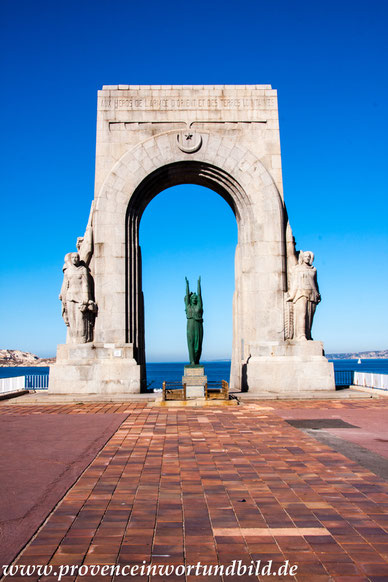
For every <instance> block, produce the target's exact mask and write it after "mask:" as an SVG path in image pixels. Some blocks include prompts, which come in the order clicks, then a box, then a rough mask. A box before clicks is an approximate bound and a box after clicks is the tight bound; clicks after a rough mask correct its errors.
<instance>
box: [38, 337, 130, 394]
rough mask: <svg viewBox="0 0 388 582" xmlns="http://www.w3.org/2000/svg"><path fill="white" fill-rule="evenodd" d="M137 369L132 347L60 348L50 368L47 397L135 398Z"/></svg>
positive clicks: (113, 345)
mask: <svg viewBox="0 0 388 582" xmlns="http://www.w3.org/2000/svg"><path fill="white" fill-rule="evenodd" d="M139 392H140V366H139V365H138V364H137V363H136V361H135V359H134V358H133V347H132V344H113V343H112V344H100V343H86V344H61V345H59V346H58V350H57V361H56V363H55V364H54V365H53V366H50V379H49V393H53V394H123V395H124V394H135V393H139Z"/></svg>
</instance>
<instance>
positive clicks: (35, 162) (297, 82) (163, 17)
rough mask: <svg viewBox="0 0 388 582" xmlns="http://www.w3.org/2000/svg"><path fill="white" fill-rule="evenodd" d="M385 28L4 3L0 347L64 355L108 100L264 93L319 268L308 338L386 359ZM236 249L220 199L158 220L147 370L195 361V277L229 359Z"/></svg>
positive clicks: (260, 9) (160, 204)
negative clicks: (73, 274) (164, 91)
mask: <svg viewBox="0 0 388 582" xmlns="http://www.w3.org/2000/svg"><path fill="white" fill-rule="evenodd" d="M387 16H388V5H387V3H386V2H385V0H381V1H378V0H377V1H376V0H371V1H369V2H366V1H357V0H355V1H353V2H350V1H347V0H341V1H340V2H334V1H332V0H327V1H325V2H311V1H300V0H299V1H298V0H295V1H293V2H291V1H289V0H272V1H271V2H268V0H267V1H265V2H264V1H261V0H256V1H247V0H241V1H239V2H235V1H233V2H225V1H223V2H221V1H219V0H214V1H212V2H209V1H207V2H204V1H203V0H199V1H197V2H195V3H189V2H187V3H182V2H177V1H166V2H164V3H161V2H157V1H154V0H149V1H148V2H147V3H144V4H142V5H141V4H140V3H135V2H130V1H129V0H125V1H124V0H115V1H114V2H113V1H111V0H105V1H101V0H83V1H82V2H79V1H74V0H66V1H56V2H52V1H49V0H47V1H41V0H34V1H32V0H30V1H28V2H27V1H21V2H17V3H16V2H14V1H13V0H2V2H1V3H0V22H1V24H0V26H1V30H0V43H1V46H0V55H1V57H0V58H1V79H2V91H1V95H0V99H1V107H2V112H3V115H2V123H1V126H2V140H1V142H0V148H1V158H0V159H1V165H2V171H1V174H0V186H1V192H2V210H3V212H2V218H1V229H0V236H1V238H2V241H1V243H2V250H3V253H2V261H1V266H0V276H1V284H0V322H1V323H0V347H3V348H6V347H7V348H14V349H24V350H28V351H33V352H35V353H38V354H39V355H54V354H55V350H56V345H57V343H61V342H63V341H64V339H65V326H64V324H63V322H62V319H61V315H60V303H59V301H58V293H59V289H60V286H61V279H62V271H61V268H62V264H63V257H64V255H65V253H66V252H68V251H70V250H72V249H73V248H74V243H75V240H76V237H77V236H79V235H81V234H82V233H83V232H84V229H85V226H86V222H87V218H88V213H89V208H90V203H91V200H92V198H93V181H94V151H95V123H96V95H97V90H98V89H99V88H101V87H102V85H104V84H116V83H122V84H196V83H198V84H218V83H221V84H225V83H231V84H239V83H244V84H245V83H247V84H249V83H255V84H256V83H270V84H271V85H272V86H273V87H274V88H275V89H277V90H278V96H279V114H280V137H281V146H282V163H283V179H284V192H285V201H286V204H287V209H288V213H289V217H290V221H291V225H292V228H293V232H294V235H295V238H296V240H297V245H298V248H302V249H304V250H307V249H309V250H310V249H311V250H313V251H314V252H315V254H316V260H315V265H316V267H317V269H318V278H319V283H320V287H321V292H322V296H323V301H322V303H321V305H320V306H319V307H318V309H317V313H316V318H315V323H314V330H313V332H314V337H315V338H317V339H321V340H323V341H324V342H325V347H326V350H327V351H329V352H333V351H353V350H363V349H383V348H387V347H388V341H387V331H386V330H387V328H388V310H387V305H386V302H387V287H388V274H387V273H388V269H387V263H388V261H387V248H388V245H387V243H388V234H387V231H388V228H387V218H386V217H387V205H388V203H387V194H388V192H387V190H388V188H387V176H386V167H387V146H386V136H387V130H388V127H387V111H386V104H387V102H388V99H387V97H388V95H387V94H388V87H387V84H388V83H387V64H386V63H387V57H388V54H387V52H388V51H387V34H386V28H387ZM194 196H195V197H198V200H201V202H202V203H203V204H204V205H205V207H206V215H205V216H204V217H203V220H204V223H205V224H208V225H210V226H212V228H205V230H206V237H204V238H203V239H201V241H199V240H198V237H190V240H186V239H185V227H186V224H187V213H188V211H189V209H190V208H191V206H192V200H193V197H194ZM169 210H170V212H169ZM216 219H217V227H218V228H219V232H218V231H217V232H214V229H213V227H214V224H215V223H216ZM167 220H170V221H171V222H170V223H169V225H168V228H165V229H164V232H165V236H164V237H163V240H162V241H161V239H160V236H159V237H158V236H157V232H158V229H159V230H160V224H161V221H162V223H163V226H164V227H167V222H166V221H167ZM235 241H236V224H235V219H234V217H233V214H232V212H231V210H230V208H229V207H228V206H227V204H226V203H225V202H224V201H223V200H222V199H221V198H220V197H219V196H217V195H216V194H215V193H213V192H211V191H208V190H204V189H200V188H198V187H193V186H187V187H186V188H184V187H179V188H177V189H173V190H171V191H166V192H164V193H162V194H160V195H159V196H158V197H157V198H155V199H154V200H153V201H152V203H151V204H150V205H149V207H148V208H147V210H146V212H145V214H144V216H143V219H142V224H141V244H142V249H143V256H144V290H145V299H146V325H147V336H146V342H147V356H148V358H149V359H150V360H154V361H155V360H162V359H164V360H166V359H167V360H184V359H185V358H186V347H185V315H184V310H183V299H182V296H183V294H184V277H185V275H187V276H188V277H189V279H190V282H191V284H192V285H195V279H196V277H197V276H198V275H199V274H201V275H202V279H203V288H204V298H205V341H204V357H205V358H209V359H211V358H219V357H220V358H224V357H225V358H226V357H228V356H229V355H230V347H231V327H232V321H231V320H232V317H231V296H232V293H233V279H234V278H233V267H234V266H233V255H234V246H235ZM161 242H163V244H161ZM167 274H168V276H166V275H167ZM166 314H168V318H166ZM182 344H183V345H182Z"/></svg>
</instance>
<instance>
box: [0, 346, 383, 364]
mask: <svg viewBox="0 0 388 582" xmlns="http://www.w3.org/2000/svg"><path fill="white" fill-rule="evenodd" d="M326 357H327V358H328V359H329V360H358V359H361V360H371V359H376V360H379V359H387V358H388V350H370V351H367V352H346V353H337V354H326ZM55 360H56V358H40V357H39V356H37V355H36V354H32V353H31V352H22V351H21V350H5V349H3V350H2V349H0V367H1V368H9V367H15V368H16V367H33V366H37V367H39V366H40V367H42V366H50V365H51V364H55ZM211 361H215V360H211ZM229 361H230V360H229V359H228V358H225V359H220V360H217V362H229Z"/></svg>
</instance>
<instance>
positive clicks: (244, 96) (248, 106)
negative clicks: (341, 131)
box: [50, 85, 333, 393]
mask: <svg viewBox="0 0 388 582" xmlns="http://www.w3.org/2000/svg"><path fill="white" fill-rule="evenodd" d="M185 183H193V184H198V185H201V186H206V187H208V188H210V189H211V190H214V191H215V192H217V193H218V194H219V195H220V196H222V197H223V198H224V199H225V200H226V202H227V203H228V204H229V205H230V207H231V208H232V210H233V212H234V214H235V216H236V221H237V225H238V244H237V248H236V255H235V293H234V299H233V351H232V374H231V385H232V388H235V389H240V388H245V389H247V388H248V387H249V389H250V390H252V391H253V390H255V391H260V390H264V391H266V390H268V389H270V387H271V388H272V389H273V390H274V391H275V392H283V391H284V390H288V389H292V386H297V389H302V388H303V387H306V386H307V385H308V387H309V388H310V387H314V386H318V387H319V389H328V388H332V387H333V379H332V372H329V371H328V369H327V366H326V364H327V361H326V360H325V358H324V357H323V349H322V344H321V343H320V342H312V341H309V342H307V343H308V346H307V345H305V346H303V345H302V344H297V343H292V342H293V341H294V340H288V339H287V337H288V336H287V330H286V327H287V326H286V318H285V293H286V292H287V289H288V273H289V271H290V268H291V267H292V266H293V265H294V264H295V262H296V252H295V248H294V243H293V237H292V232H291V228H290V226H289V223H288V218H287V213H286V210H285V206H284V202H283V196H282V176H281V156H280V140H279V129H278V111H277V100H276V91H274V90H272V88H271V87H270V86H268V85H252V86H209V87H206V86H190V87H174V86H169V87H163V86H160V87H157V86H147V87H138V86H133V87H132V86H127V85H124V86H113V87H110V86H109V87H104V89H103V90H102V91H100V92H99V103H98V117H97V147H96V178H95V200H94V204H93V206H92V211H91V216H90V220H89V230H90V229H91V230H92V236H93V241H94V245H93V256H92V259H91V262H90V272H91V275H92V276H93V278H94V288H95V301H96V303H97V305H98V317H97V318H96V322H95V327H94V339H93V343H92V344H85V345H84V346H78V347H77V348H76V347H74V346H71V345H68V344H66V345H65V346H59V348H58V362H57V366H56V368H55V371H54V373H52V385H53V386H55V389H56V390H57V391H66V390H67V388H66V382H65V383H64V377H65V376H66V374H65V372H64V370H66V371H67V372H66V373H67V377H68V379H69V381H68V383H67V386H71V382H74V379H77V378H78V379H79V382H78V383H79V385H80V386H82V387H83V388H82V390H81V391H86V392H87V391H89V392H90V391H96V392H101V393H103V392H112V393H114V392H115V393H120V392H127V393H128V392H139V391H140V387H141V377H142V370H144V365H145V351H144V306H143V298H142V289H141V251H140V247H139V222H140V219H141V216H142V213H143V212H144V209H145V208H146V206H147V204H148V203H149V202H150V201H151V200H152V198H153V197H154V196H156V195H157V194H158V193H159V192H161V191H162V190H164V189H166V188H168V187H170V186H175V185H179V184H185ZM89 239H90V237H89ZM290 341H291V343H290ZM298 358H299V359H298ZM291 362H292V363H291ZM296 362H298V363H296ZM313 362H315V363H313ZM306 370H307V372H306ZM309 370H310V372H309ZM314 370H315V372H316V379H315V380H314V379H313V373H314ZM299 371H300V373H299ZM50 382H51V381H50ZM61 386H62V388H61Z"/></svg>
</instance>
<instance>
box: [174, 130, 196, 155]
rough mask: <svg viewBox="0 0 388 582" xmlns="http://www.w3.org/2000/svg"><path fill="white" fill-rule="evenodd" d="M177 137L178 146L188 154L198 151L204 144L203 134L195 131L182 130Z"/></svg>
mask: <svg viewBox="0 0 388 582" xmlns="http://www.w3.org/2000/svg"><path fill="white" fill-rule="evenodd" d="M176 137H177V144H178V148H179V149H180V150H181V151H182V152H185V153H186V154H193V153H194V152H197V151H198V150H199V148H200V147H201V145H202V136H201V135H200V134H199V133H195V132H194V131H190V130H187V131H181V132H179V133H178V135H177V136H176Z"/></svg>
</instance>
